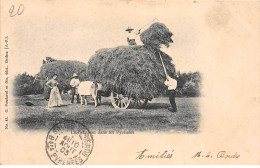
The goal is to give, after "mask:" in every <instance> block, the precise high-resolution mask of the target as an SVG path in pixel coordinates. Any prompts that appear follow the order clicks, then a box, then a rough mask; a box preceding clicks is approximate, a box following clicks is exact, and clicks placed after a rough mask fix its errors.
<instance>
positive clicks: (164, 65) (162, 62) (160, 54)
mask: <svg viewBox="0 0 260 168" xmlns="http://www.w3.org/2000/svg"><path fill="white" fill-rule="evenodd" d="M159 55H160V58H161V62H162V66H163V70H164V73H165V76H166V77H167V76H168V74H167V71H166V68H165V65H164V63H163V60H162V56H161V53H160V52H159Z"/></svg>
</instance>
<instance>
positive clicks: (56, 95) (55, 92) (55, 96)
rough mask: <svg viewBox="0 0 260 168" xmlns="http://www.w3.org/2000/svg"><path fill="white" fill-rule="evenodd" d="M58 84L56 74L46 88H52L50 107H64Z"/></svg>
mask: <svg viewBox="0 0 260 168" xmlns="http://www.w3.org/2000/svg"><path fill="white" fill-rule="evenodd" d="M58 84H59V83H58V81H57V74H54V75H53V76H52V79H51V80H49V81H48V82H47V83H46V86H48V87H49V88H51V93H50V98H49V103H48V107H57V106H61V105H63V103H62V100H61V96H60V92H59V89H58V87H57V86H58Z"/></svg>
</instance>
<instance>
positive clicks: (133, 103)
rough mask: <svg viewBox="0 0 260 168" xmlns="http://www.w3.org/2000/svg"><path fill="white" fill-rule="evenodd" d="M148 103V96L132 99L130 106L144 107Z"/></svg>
mask: <svg viewBox="0 0 260 168" xmlns="http://www.w3.org/2000/svg"><path fill="white" fill-rule="evenodd" d="M147 103H148V98H144V99H132V101H131V107H132V108H144V107H146V105H147Z"/></svg>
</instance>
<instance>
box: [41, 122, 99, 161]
mask: <svg viewBox="0 0 260 168" xmlns="http://www.w3.org/2000/svg"><path fill="white" fill-rule="evenodd" d="M93 145H94V141H93V137H92V134H91V133H90V131H89V130H88V129H87V128H86V127H85V126H84V125H83V124H81V123H78V122H76V121H71V120H68V121H63V122H60V123H58V124H55V125H54V126H53V127H52V128H51V129H50V130H49V132H48V134H47V137H46V153H47V155H48V157H49V158H50V160H51V161H52V162H53V163H54V164H57V165H81V164H83V163H84V162H85V161H86V160H87V159H88V157H89V155H90V154H91V152H92V149H93Z"/></svg>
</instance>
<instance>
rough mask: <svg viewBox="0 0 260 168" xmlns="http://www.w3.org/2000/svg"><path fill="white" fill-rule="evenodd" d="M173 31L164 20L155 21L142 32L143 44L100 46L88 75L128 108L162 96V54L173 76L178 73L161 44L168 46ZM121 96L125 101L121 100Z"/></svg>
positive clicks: (168, 70)
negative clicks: (133, 104)
mask: <svg viewBox="0 0 260 168" xmlns="http://www.w3.org/2000/svg"><path fill="white" fill-rule="evenodd" d="M171 36H172V33H171V32H170V31H169V29H168V28H167V27H166V26H165V25H164V24H162V23H154V24H152V25H151V26H150V27H149V28H148V29H147V30H145V31H144V32H143V33H142V34H141V40H142V42H143V43H144V45H139V46H119V47H116V48H109V49H101V50H98V51H96V53H95V55H94V56H92V57H91V59H90V60H89V67H88V70H89V75H90V78H91V79H93V80H94V81H96V82H101V83H102V84H103V88H104V90H105V91H112V92H113V93H112V94H111V95H112V104H113V105H114V107H119V108H127V107H128V105H129V104H130V102H131V99H132V102H133V99H134V103H138V102H139V101H140V100H144V103H145V104H146V103H147V101H148V99H151V98H154V97H157V96H159V95H160V94H161V93H163V92H164V91H165V90H166V89H167V88H166V86H165V85H164V81H165V79H166V78H165V74H164V70H163V66H162V63H161V61H160V55H159V53H160V54H161V56H162V59H163V61H164V63H165V66H166V69H167V72H168V74H169V75H170V76H173V75H174V73H175V68H174V65H173V64H172V63H171V61H172V59H171V57H170V56H169V55H167V54H166V53H164V52H162V51H160V47H161V45H165V46H167V47H169V43H171V42H173V41H172V39H171ZM121 100H122V101H121Z"/></svg>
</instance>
